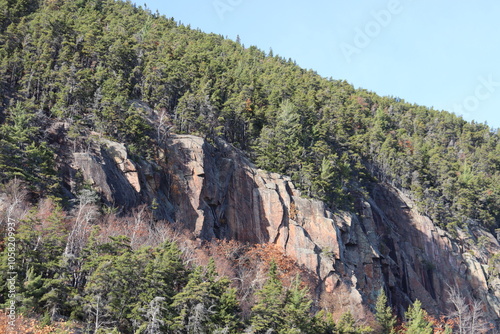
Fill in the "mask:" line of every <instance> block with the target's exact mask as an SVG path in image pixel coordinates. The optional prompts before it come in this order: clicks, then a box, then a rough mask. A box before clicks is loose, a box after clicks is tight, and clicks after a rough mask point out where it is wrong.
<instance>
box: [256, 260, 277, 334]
mask: <svg viewBox="0 0 500 334" xmlns="http://www.w3.org/2000/svg"><path fill="white" fill-rule="evenodd" d="M277 270H278V269H277V266H276V263H275V262H272V263H271V267H270V268H269V273H268V279H267V281H266V283H265V284H264V286H263V287H262V289H261V290H260V291H258V292H257V300H258V301H257V303H256V304H255V305H254V306H253V307H252V319H251V321H250V322H251V325H252V329H253V330H254V331H255V332H256V333H266V332H267V331H268V330H274V331H277V330H278V329H279V328H281V327H282V326H283V321H284V319H283V309H284V306H285V295H284V293H283V284H282V283H281V281H280V279H279V278H278V272H277Z"/></svg>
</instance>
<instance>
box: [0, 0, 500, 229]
mask: <svg viewBox="0 0 500 334" xmlns="http://www.w3.org/2000/svg"><path fill="white" fill-rule="evenodd" d="M2 8H4V10H2V15H3V17H4V19H2V20H1V21H2V22H3V24H2V26H1V31H2V35H1V40H0V48H1V49H0V57H1V58H0V59H1V63H0V73H1V76H0V80H1V81H0V87H1V90H2V94H1V95H2V101H1V107H0V108H1V109H0V110H1V112H2V114H1V115H2V129H1V131H2V134H3V136H2V148H1V150H2V151H1V154H0V159H1V160H0V164H1V166H2V179H3V181H6V180H8V179H9V178H12V177H13V176H15V175H20V176H21V175H22V176H23V177H24V178H25V179H28V180H30V182H32V185H33V186H34V187H36V188H37V190H38V191H43V192H47V191H49V192H52V193H54V194H56V193H57V186H56V185H55V184H54V182H55V181H54V180H53V178H52V177H51V176H53V173H52V172H51V170H50V169H51V167H50V164H51V161H50V160H51V156H52V154H51V148H50V147H49V146H47V145H46V144H45V140H44V138H43V129H44V124H46V122H47V119H60V120H66V121H70V122H71V126H72V129H71V130H72V132H73V133H74V134H75V136H77V135H78V132H79V131H81V130H82V129H83V128H90V129H93V130H95V131H98V132H102V133H105V134H106V135H107V136H110V137H112V138H116V139H118V140H124V141H126V142H127V143H128V145H129V148H130V150H131V151H132V152H135V153H139V152H141V154H142V152H144V150H143V148H147V147H150V144H151V143H152V142H153V141H154V140H155V136H154V129H152V128H151V126H150V125H148V124H147V123H146V122H145V121H144V119H143V117H142V115H141V111H140V110H138V109H137V108H134V105H133V103H132V102H133V101H134V100H140V101H144V102H146V103H147V104H149V106H150V107H151V108H154V109H155V110H164V111H165V112H166V114H167V115H168V121H169V122H170V123H171V124H172V131H175V132H181V133H194V134H199V135H202V136H205V137H208V138H213V137H216V136H220V137H223V138H225V139H226V140H228V141H229V142H231V143H233V144H235V145H238V146H239V147H241V148H242V149H244V150H245V151H246V152H248V154H249V155H250V156H251V157H252V158H253V159H254V160H255V161H256V162H257V163H258V164H259V165H260V166H261V167H262V168H264V169H268V170H271V171H276V172H280V173H283V174H287V175H290V176H291V177H292V179H293V180H294V181H295V182H296V183H297V184H298V185H299V186H300V188H302V189H303V190H304V193H305V194H307V195H309V196H312V197H317V198H320V199H323V200H325V201H327V202H328V203H329V204H330V205H331V206H333V207H348V206H349V203H350V200H349V198H350V196H351V195H352V194H353V193H357V192H359V191H363V189H367V188H369V184H370V182H372V181H373V180H375V179H377V180H379V181H387V182H391V183H393V184H395V185H396V186H398V187H400V188H403V189H407V190H409V191H410V192H411V194H412V196H413V197H414V198H415V200H416V201H417V202H418V203H419V205H420V209H421V211H422V212H424V213H426V214H427V215H429V216H430V217H431V218H432V219H433V220H434V221H435V222H439V223H440V224H441V225H443V226H449V227H450V228H451V229H452V226H453V225H455V224H464V223H466V222H467V221H468V219H473V220H477V221H479V222H480V223H481V224H483V225H485V226H487V227H489V228H491V229H493V228H495V227H499V226H500V225H499V214H500V211H499V210H500V172H499V169H500V168H499V167H500V144H499V137H498V134H496V133H495V132H494V131H493V130H492V129H490V128H489V127H488V126H486V125H484V124H477V123H469V122H465V121H464V120H463V119H461V118H460V117H458V116H456V115H454V114H451V113H447V112H439V111H436V110H433V109H429V108H426V107H423V106H417V105H412V104H408V103H405V102H404V101H403V100H401V99H399V98H392V97H381V96H378V95H376V94H375V93H372V92H368V91H366V90H362V89H358V90H356V89H354V88H353V87H352V86H351V85H350V84H348V83H346V82H345V81H338V80H332V79H325V78H322V77H320V76H319V75H317V74H316V73H314V72H313V71H307V70H304V69H301V68H300V67H298V66H296V65H295V64H294V63H293V61H291V60H285V59H284V58H282V57H280V56H273V55H267V54H266V53H264V52H262V51H260V50H258V49H257V48H255V47H253V46H252V47H249V48H245V47H244V46H243V45H240V44H238V43H236V42H234V41H232V40H229V39H226V38H224V37H222V36H218V35H214V34H205V33H202V32H200V31H196V30H193V29H190V28H189V27H186V26H183V25H178V24H177V23H176V22H175V21H174V20H173V19H168V18H165V17H163V16H160V15H158V14H152V13H150V12H148V11H146V10H142V9H140V8H136V7H135V6H133V5H131V4H129V3H125V2H115V1H97V0H96V1H84V0H81V1H55V0H54V1H40V2H37V1H7V0H4V1H3V2H2ZM37 8H39V9H37ZM28 124H29V127H31V128H30V129H28V128H27V125H28ZM16 129H23V130H24V131H16ZM16 143H22V145H20V146H17V145H16ZM149 153H150V154H151V153H152V152H149ZM12 156H14V157H15V159H12V158H11V157H12ZM33 161H43V163H42V164H38V163H37V164H36V165H37V166H33V164H32V162H33ZM19 166H21V167H19ZM33 168H35V170H33Z"/></svg>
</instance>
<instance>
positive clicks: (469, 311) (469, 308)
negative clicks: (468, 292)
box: [448, 286, 491, 334]
mask: <svg viewBox="0 0 500 334" xmlns="http://www.w3.org/2000/svg"><path fill="white" fill-rule="evenodd" d="M448 296H449V298H448V302H449V303H450V304H451V305H452V306H453V307H454V309H455V311H453V312H452V313H451V314H449V316H450V318H453V319H454V320H455V323H456V330H457V333H458V334H470V333H487V332H488V331H489V330H490V329H491V325H490V324H489V323H488V322H487V321H486V320H485V319H484V311H483V309H484V305H483V302H481V301H479V300H472V301H468V300H467V298H466V297H464V296H463V295H462V294H461V292H460V289H459V288H458V287H457V286H455V287H449V288H448Z"/></svg>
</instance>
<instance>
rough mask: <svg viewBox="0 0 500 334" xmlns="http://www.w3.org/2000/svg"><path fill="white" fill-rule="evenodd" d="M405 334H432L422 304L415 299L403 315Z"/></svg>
mask: <svg viewBox="0 0 500 334" xmlns="http://www.w3.org/2000/svg"><path fill="white" fill-rule="evenodd" d="M405 317H406V328H407V329H406V333H407V334H432V333H433V332H434V330H433V328H432V324H431V323H430V322H429V321H428V320H427V319H426V317H427V312H426V311H425V310H424V309H422V303H421V302H420V301H419V300H418V299H417V300H416V301H415V303H413V305H411V306H410V307H409V308H408V311H407V312H406V313H405Z"/></svg>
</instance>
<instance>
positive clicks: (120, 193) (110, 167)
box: [66, 135, 500, 321]
mask: <svg viewBox="0 0 500 334" xmlns="http://www.w3.org/2000/svg"><path fill="white" fill-rule="evenodd" d="M160 156H161V159H160V160H159V161H156V162H151V161H144V160H140V161H132V160H131V159H130V157H129V156H128V155H127V150H126V148H125V146H124V145H123V144H120V143H116V142H112V141H109V140H103V139H99V138H94V139H93V145H91V146H89V148H88V150H86V151H85V152H77V153H72V156H71V157H70V160H71V162H70V163H68V165H67V168H66V182H67V184H68V187H71V180H72V178H73V177H74V175H75V174H76V173H81V175H82V176H83V178H84V179H85V180H86V181H87V182H89V183H91V184H93V185H94V186H95V187H96V189H98V191H99V192H100V193H101V195H102V198H103V199H104V200H105V201H107V202H108V203H109V204H111V205H114V206H115V207H119V208H122V209H123V210H127V209H129V208H132V207H134V206H136V205H138V204H140V203H153V202H154V203H155V214H156V215H157V217H158V218H162V219H167V220H170V221H176V222H177V223H180V224H182V225H183V226H184V227H185V228H187V229H189V230H190V231H191V232H192V233H193V235H194V236H195V237H197V238H200V239H212V238H226V239H236V240H239V241H242V242H249V243H268V242H270V243H275V244H276V245H278V246H279V247H280V248H282V249H283V251H284V252H285V253H286V254H287V255H289V256H290V257H292V258H293V259H295V260H296V261H297V262H298V263H299V264H301V265H303V266H304V267H306V268H307V269H309V270H310V271H312V272H314V273H315V274H316V275H317V277H318V280H319V282H320V283H319V285H318V287H317V289H316V293H317V296H318V298H319V297H321V299H322V300H327V299H328V298H330V300H332V301H335V303H336V305H337V306H341V307H343V308H355V309H358V310H359V309H361V305H365V306H366V305H373V304H374V301H375V299H376V293H377V290H379V289H380V288H381V287H384V288H385V290H386V291H387V292H388V295H389V299H390V301H391V303H392V305H394V306H395V307H396V308H397V309H398V312H399V313H400V314H403V313H404V310H405V309H406V307H407V305H408V304H409V303H410V302H411V301H412V300H415V299H416V298H418V299H420V300H421V301H422V304H423V306H424V307H425V308H426V309H427V310H428V311H429V312H430V313H434V314H438V313H445V312H446V310H448V309H449V305H448V304H447V299H448V298H447V297H448V296H447V288H448V287H449V286H457V287H458V288H459V289H460V291H461V292H462V293H463V294H464V295H465V296H467V297H474V298H477V299H480V300H482V301H483V302H484V305H485V308H484V311H485V314H486V315H487V316H488V318H489V319H491V320H492V321H495V320H497V319H499V318H500V278H499V277H495V276H494V275H493V274H492V273H494V272H495V271H494V270H492V268H489V267H488V259H489V258H490V257H491V256H492V255H493V254H495V253H498V252H499V251H500V246H499V243H498V240H497V239H496V238H495V237H494V236H493V235H491V234H490V233H488V232H487V231H484V230H481V229H479V228H475V227H474V226H473V225H472V224H471V225H472V227H471V228H470V230H468V231H459V233H458V235H457V236H451V235H450V234H449V233H447V232H445V231H444V230H442V229H440V228H439V227H437V226H435V225H434V224H433V223H432V221H431V220H430V219H429V218H427V217H425V216H423V215H420V214H419V213H418V212H417V210H416V208H415V204H414V203H413V202H412V200H411V199H410V198H408V197H407V196H405V195H404V194H403V193H402V192H401V191H399V190H398V189H395V188H394V187H392V186H391V185H388V184H378V185H376V186H375V187H374V188H373V190H372V191H371V193H370V194H369V196H368V198H362V197H360V198H359V199H358V200H357V202H356V203H355V205H356V208H357V210H356V211H357V214H354V213H349V212H340V211H335V212H332V211H329V210H328V209H327V208H326V207H325V204H324V203H322V202H320V201H317V200H312V199H306V198H304V197H302V196H301V194H300V191H298V190H297V189H296V188H295V187H294V185H293V183H292V182H291V180H290V179H289V178H287V177H285V176H281V175H278V174H275V173H268V172H266V171H263V170H259V169H257V168H256V167H255V166H254V165H253V164H252V163H251V162H250V161H249V160H247V159H246V158H245V156H244V154H243V153H242V152H240V151H239V150H237V149H235V148H233V147H232V146H230V145H228V144H227V143H225V142H223V141H218V142H216V143H215V144H213V145H211V144H208V143H207V142H206V141H204V140H203V139H202V138H199V137H195V136H189V135H171V136H170V137H169V138H168V139H167V141H166V143H165V145H164V148H163V149H161V152H160ZM478 240H480V241H481V242H478ZM334 296H335V298H334Z"/></svg>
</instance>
